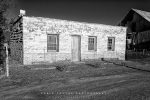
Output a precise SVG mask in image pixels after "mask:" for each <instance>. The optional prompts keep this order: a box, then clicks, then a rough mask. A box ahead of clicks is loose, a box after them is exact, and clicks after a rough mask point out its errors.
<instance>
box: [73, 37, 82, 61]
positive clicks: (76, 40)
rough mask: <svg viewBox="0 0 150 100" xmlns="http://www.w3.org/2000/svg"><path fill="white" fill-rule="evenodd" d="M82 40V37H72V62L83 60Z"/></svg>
mask: <svg viewBox="0 0 150 100" xmlns="http://www.w3.org/2000/svg"><path fill="white" fill-rule="evenodd" d="M80 41H81V39H80V36H77V35H73V36H72V61H80V58H81V51H80V48H81V46H80V45H81V42H80Z"/></svg>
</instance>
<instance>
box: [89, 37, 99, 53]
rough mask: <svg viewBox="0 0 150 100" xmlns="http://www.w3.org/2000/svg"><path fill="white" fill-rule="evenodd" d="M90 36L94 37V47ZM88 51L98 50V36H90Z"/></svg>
mask: <svg viewBox="0 0 150 100" xmlns="http://www.w3.org/2000/svg"><path fill="white" fill-rule="evenodd" d="M90 38H92V39H94V43H93V44H94V48H93V49H90V48H91V47H90V45H91V44H90V40H89V39H90ZM88 51H97V36H88Z"/></svg>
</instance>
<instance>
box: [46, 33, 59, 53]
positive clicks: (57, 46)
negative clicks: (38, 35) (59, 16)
mask: <svg viewBox="0 0 150 100" xmlns="http://www.w3.org/2000/svg"><path fill="white" fill-rule="evenodd" d="M50 36H54V37H56V43H49V42H50V41H49V37H50ZM50 44H53V45H54V44H56V49H55V50H50V49H49V47H52V46H49V45H50ZM54 48H55V46H54ZM47 52H59V35H58V34H47Z"/></svg>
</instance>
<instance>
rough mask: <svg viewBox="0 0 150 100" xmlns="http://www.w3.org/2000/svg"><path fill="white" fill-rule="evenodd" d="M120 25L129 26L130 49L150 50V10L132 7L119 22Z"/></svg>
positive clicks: (128, 46)
mask: <svg viewBox="0 0 150 100" xmlns="http://www.w3.org/2000/svg"><path fill="white" fill-rule="evenodd" d="M118 26H126V27H128V29H127V40H128V43H127V44H128V45H127V48H128V49H133V48H135V49H148V50H150V45H149V44H150V43H149V42H150V12H146V11H142V10H138V9H133V8H132V9H130V11H129V12H128V13H127V14H126V15H125V17H123V19H122V20H121V21H120V22H119V24H118ZM129 41H130V42H129Z"/></svg>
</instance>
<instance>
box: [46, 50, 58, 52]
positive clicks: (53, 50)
mask: <svg viewBox="0 0 150 100" xmlns="http://www.w3.org/2000/svg"><path fill="white" fill-rule="evenodd" d="M47 52H59V51H56V50H48V51H47Z"/></svg>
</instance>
